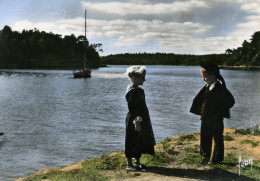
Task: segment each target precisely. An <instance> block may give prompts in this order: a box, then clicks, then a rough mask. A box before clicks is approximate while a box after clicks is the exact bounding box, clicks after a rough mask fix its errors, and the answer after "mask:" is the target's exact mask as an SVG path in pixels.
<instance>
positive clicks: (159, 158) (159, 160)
mask: <svg viewBox="0 0 260 181" xmlns="http://www.w3.org/2000/svg"><path fill="white" fill-rule="evenodd" d="M172 161H173V157H171V156H170V155H169V154H167V153H166V152H157V153H156V154H155V155H147V154H145V155H143V156H142V157H141V159H140V162H141V163H143V164H144V165H146V166H148V167H157V166H164V165H166V164H167V163H170V162H172Z"/></svg>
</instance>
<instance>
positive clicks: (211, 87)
mask: <svg viewBox="0 0 260 181" xmlns="http://www.w3.org/2000/svg"><path fill="white" fill-rule="evenodd" d="M216 83H217V81H216V82H214V83H212V84H207V85H206V87H208V86H209V91H211V90H212V89H213V88H214V87H215V86H216Z"/></svg>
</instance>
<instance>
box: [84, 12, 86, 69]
mask: <svg viewBox="0 0 260 181" xmlns="http://www.w3.org/2000/svg"><path fill="white" fill-rule="evenodd" d="M86 19H87V10H86V9H85V39H84V70H86V41H87V36H86V29H87V21H86Z"/></svg>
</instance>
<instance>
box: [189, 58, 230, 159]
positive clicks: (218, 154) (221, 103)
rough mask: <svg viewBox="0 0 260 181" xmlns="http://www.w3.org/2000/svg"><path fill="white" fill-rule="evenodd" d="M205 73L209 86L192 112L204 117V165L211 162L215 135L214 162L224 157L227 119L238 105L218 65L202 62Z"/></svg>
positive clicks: (202, 125) (199, 97)
mask: <svg viewBox="0 0 260 181" xmlns="http://www.w3.org/2000/svg"><path fill="white" fill-rule="evenodd" d="M201 67H202V68H201V76H202V80H203V81H204V82H205V83H206V85H205V86H204V87H203V88H202V89H201V90H200V92H199V93H198V94H197V96H196V97H195V98H194V100H193V103H192V106H191V109H190V112H191V113H194V114H196V115H198V118H199V119H200V120H201V133H200V154H201V155H202V156H204V160H203V162H202V163H203V164H207V163H208V162H209V161H210V157H211V149H212V138H214V143H215V146H214V151H213V155H212V160H211V161H212V163H220V162H222V161H223V160H224V140H223V130H224V123H223V120H224V118H230V113H229V109H230V108H231V107H232V106H233V105H234V104H235V100H234V97H233V95H232V94H231V93H230V92H229V90H228V89H227V88H226V84H225V81H224V79H223V77H222V76H221V75H220V71H219V68H218V66H217V65H215V64H211V63H207V64H201Z"/></svg>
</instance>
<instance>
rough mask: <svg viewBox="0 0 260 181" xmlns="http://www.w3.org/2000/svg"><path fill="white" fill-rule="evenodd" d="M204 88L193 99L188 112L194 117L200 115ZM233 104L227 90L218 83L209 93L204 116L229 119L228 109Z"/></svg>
mask: <svg viewBox="0 0 260 181" xmlns="http://www.w3.org/2000/svg"><path fill="white" fill-rule="evenodd" d="M205 91H206V86H204V87H203V88H202V89H201V90H200V92H199V93H198V94H197V96H196V97H195V98H194V100H193V103H192V106H191V108H190V112H191V113H194V114H196V115H200V114H201V107H202V103H203V99H204V94H205ZM234 104H235V99H234V97H233V95H232V94H231V93H230V92H229V90H228V89H227V88H226V87H224V86H223V85H221V84H220V82H219V81H218V82H217V83H216V84H215V87H214V88H213V89H212V90H211V91H209V93H208V96H207V104H206V107H205V112H204V115H211V116H212V115H216V116H221V117H224V118H230V112H229V109H230V108H231V107H232V106H233V105H234Z"/></svg>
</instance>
